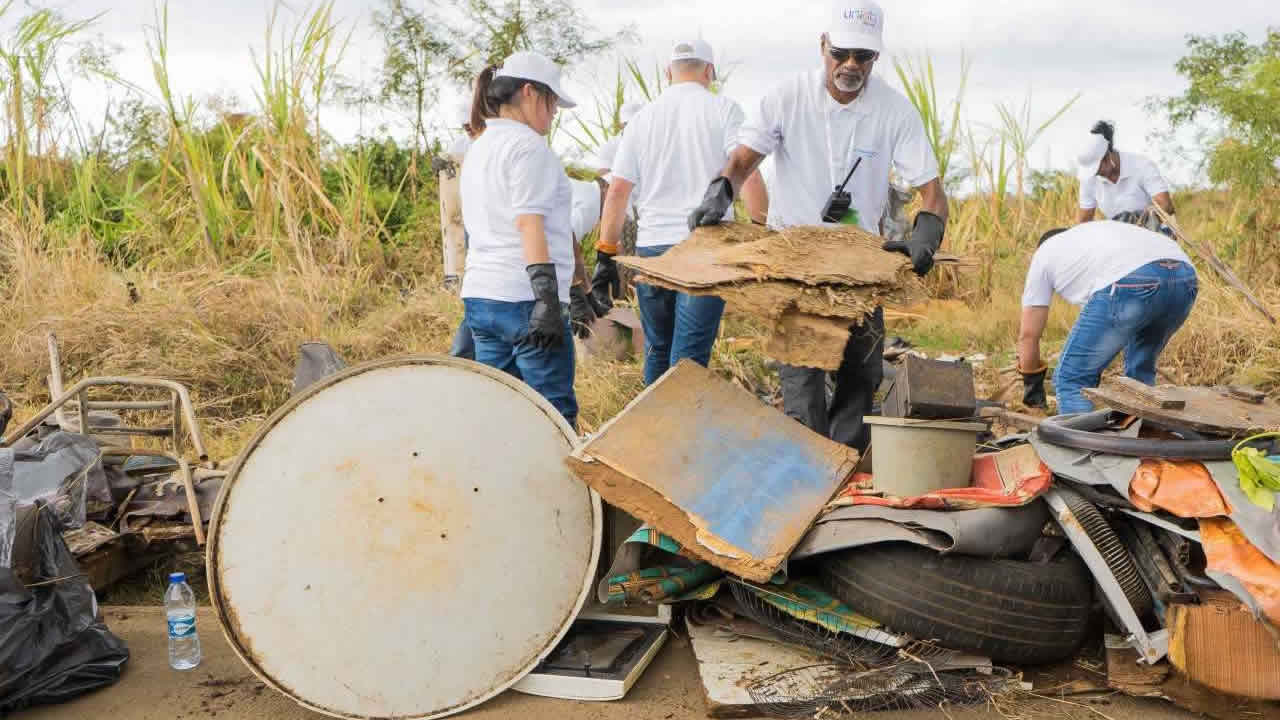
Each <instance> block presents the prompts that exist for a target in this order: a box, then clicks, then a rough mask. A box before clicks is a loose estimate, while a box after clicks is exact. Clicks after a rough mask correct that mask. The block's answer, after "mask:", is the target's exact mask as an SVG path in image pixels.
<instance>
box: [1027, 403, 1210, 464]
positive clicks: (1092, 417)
mask: <svg viewBox="0 0 1280 720" xmlns="http://www.w3.org/2000/svg"><path fill="white" fill-rule="evenodd" d="M1110 415H1111V411H1110V410H1098V411H1095V412H1091V413H1079V414H1075V415H1058V416H1057V417H1051V418H1047V419H1045V420H1044V421H1043V422H1041V423H1040V426H1039V427H1038V428H1036V432H1037V433H1038V434H1039V435H1040V438H1041V439H1042V440H1044V441H1045V442H1049V443H1053V444H1054V445H1061V446H1062V447H1069V448H1076V449H1079V450H1093V451H1095V452H1104V453H1110V454H1112V455H1125V456H1128V457H1144V458H1167V459H1171V460H1228V459H1230V458H1231V450H1232V449H1233V448H1235V442H1234V441H1231V440H1156V439H1152V438H1131V437H1120V436H1117V435H1103V434H1100V433H1096V432H1092V431H1093V430H1097V429H1099V428H1101V427H1103V426H1105V425H1106V422H1107V419H1108V418H1109V417H1110Z"/></svg>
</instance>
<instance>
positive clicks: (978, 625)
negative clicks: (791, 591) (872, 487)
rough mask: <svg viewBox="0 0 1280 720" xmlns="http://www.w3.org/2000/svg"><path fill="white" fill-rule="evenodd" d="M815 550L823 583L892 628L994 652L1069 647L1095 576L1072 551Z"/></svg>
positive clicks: (1035, 655)
mask: <svg viewBox="0 0 1280 720" xmlns="http://www.w3.org/2000/svg"><path fill="white" fill-rule="evenodd" d="M821 560H822V561H821V563H820V564H821V566H822V574H823V579H824V580H825V581H826V583H827V586H828V588H829V589H830V590H831V591H832V593H833V594H834V595H835V596H836V597H838V598H840V599H841V600H843V601H844V602H845V603H846V604H848V605H849V607H851V608H853V609H854V610H856V611H858V612H860V613H863V614H864V615H866V616H868V617H870V618H872V619H874V620H876V621H878V622H880V623H883V624H884V625H885V626H886V627H887V628H889V629H890V630H893V631H895V632H899V633H904V634H907V635H911V636H912V637H915V638H917V639H919V640H931V641H934V642H936V643H938V644H939V645H942V646H944V647H948V648H953V649H956V650H964V651H966V652H972V653H977V654H980V655H985V656H988V657H990V658H991V659H992V660H995V661H997V662H1008V663H1020V664H1029V665H1035V664H1041V663H1050V662H1056V661H1058V660H1062V659H1064V658H1067V657H1070V656H1071V655H1072V653H1074V652H1075V650H1076V648H1078V647H1079V646H1080V643H1081V642H1083V640H1084V637H1085V632H1086V630H1087V627H1088V625H1089V613H1090V606H1091V604H1092V596H1093V581H1092V580H1090V578H1089V571H1088V569H1087V568H1086V567H1085V564H1084V562H1082V561H1081V560H1080V558H1079V557H1077V556H1076V555H1075V553H1063V557H1060V558H1058V559H1057V560H1054V561H1053V562H1050V563H1043V564H1042V563H1030V562H1022V561H1018V560H988V559H985V558H977V557H968V556H963V555H940V554H938V553H936V552H934V551H933V550H930V549H928V548H923V547H919V546H917V545H912V544H908V543H882V544H879V545H871V546H868V547H863V548H857V549H854V550H846V551H843V552H838V553H831V554H830V555H829V556H827V557H824V558H822V559H821Z"/></svg>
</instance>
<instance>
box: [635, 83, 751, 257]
mask: <svg viewBox="0 0 1280 720" xmlns="http://www.w3.org/2000/svg"><path fill="white" fill-rule="evenodd" d="M741 127H742V109H741V108H740V107H738V104H737V103H736V102H734V101H732V100H730V99H729V98H727V97H723V96H721V95H716V94H714V93H712V92H711V91H710V90H707V89H706V88H704V87H702V86H701V85H699V84H698V83H695V82H683V83H678V84H676V85H672V86H671V87H668V88H667V89H666V90H664V91H662V95H660V96H659V97H658V99H657V100H654V101H653V102H651V103H649V104H648V105H646V106H645V107H644V109H643V110H641V111H640V112H639V114H637V115H636V116H635V118H633V119H632V120H631V122H630V123H628V124H627V131H626V132H625V133H623V135H622V145H620V146H619V147H618V156H617V157H616V158H615V159H614V162H613V176H614V177H617V178H621V179H623V180H626V181H628V182H631V183H634V184H635V186H636V187H635V190H634V191H632V197H634V198H635V205H636V210H637V211H639V213H640V223H639V227H638V229H637V233H636V247H659V246H664V245H676V244H678V243H680V242H681V241H682V240H684V239H685V238H687V237H689V214H690V213H692V212H693V211H694V209H695V208H697V207H698V205H699V204H701V202H702V197H703V195H705V194H706V192H707V185H708V184H710V183H711V181H712V180H714V179H715V178H716V176H718V175H719V174H720V172H721V171H723V170H724V167H725V165H727V164H728V162H729V153H730V151H732V150H733V148H734V147H736V146H737V144H738V143H737V137H738V131H739V129H740V128H741ZM725 217H726V218H727V219H730V220H732V219H733V210H732V208H731V209H730V210H729V211H728V212H726V213H725Z"/></svg>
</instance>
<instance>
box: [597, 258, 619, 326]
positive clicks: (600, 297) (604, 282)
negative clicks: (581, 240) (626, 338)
mask: <svg viewBox="0 0 1280 720" xmlns="http://www.w3.org/2000/svg"><path fill="white" fill-rule="evenodd" d="M620 297H622V278H621V277H620V276H619V275H618V264H617V263H616V262H614V261H613V253H607V252H605V251H603V250H600V249H599V248H597V249H596V269H595V271H594V272H592V273H591V304H592V307H593V308H594V309H595V311H596V315H598V316H600V317H604V316H605V315H607V314H608V313H609V311H610V310H612V309H613V299H614V298H620Z"/></svg>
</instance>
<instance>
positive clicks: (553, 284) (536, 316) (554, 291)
mask: <svg viewBox="0 0 1280 720" xmlns="http://www.w3.org/2000/svg"><path fill="white" fill-rule="evenodd" d="M525 272H527V273H529V286H530V287H532V288H533V300H534V302H533V311H532V312H530V313H529V333H528V334H527V335H525V337H524V342H527V343H529V344H530V345H533V346H534V347H537V348H541V349H543V350H552V349H554V348H558V347H560V344H561V343H563V342H564V316H563V315H562V314H561V312H560V282H559V281H558V280H557V279H556V266H555V263H536V264H534V265H529V266H528V267H526V268H525Z"/></svg>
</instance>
